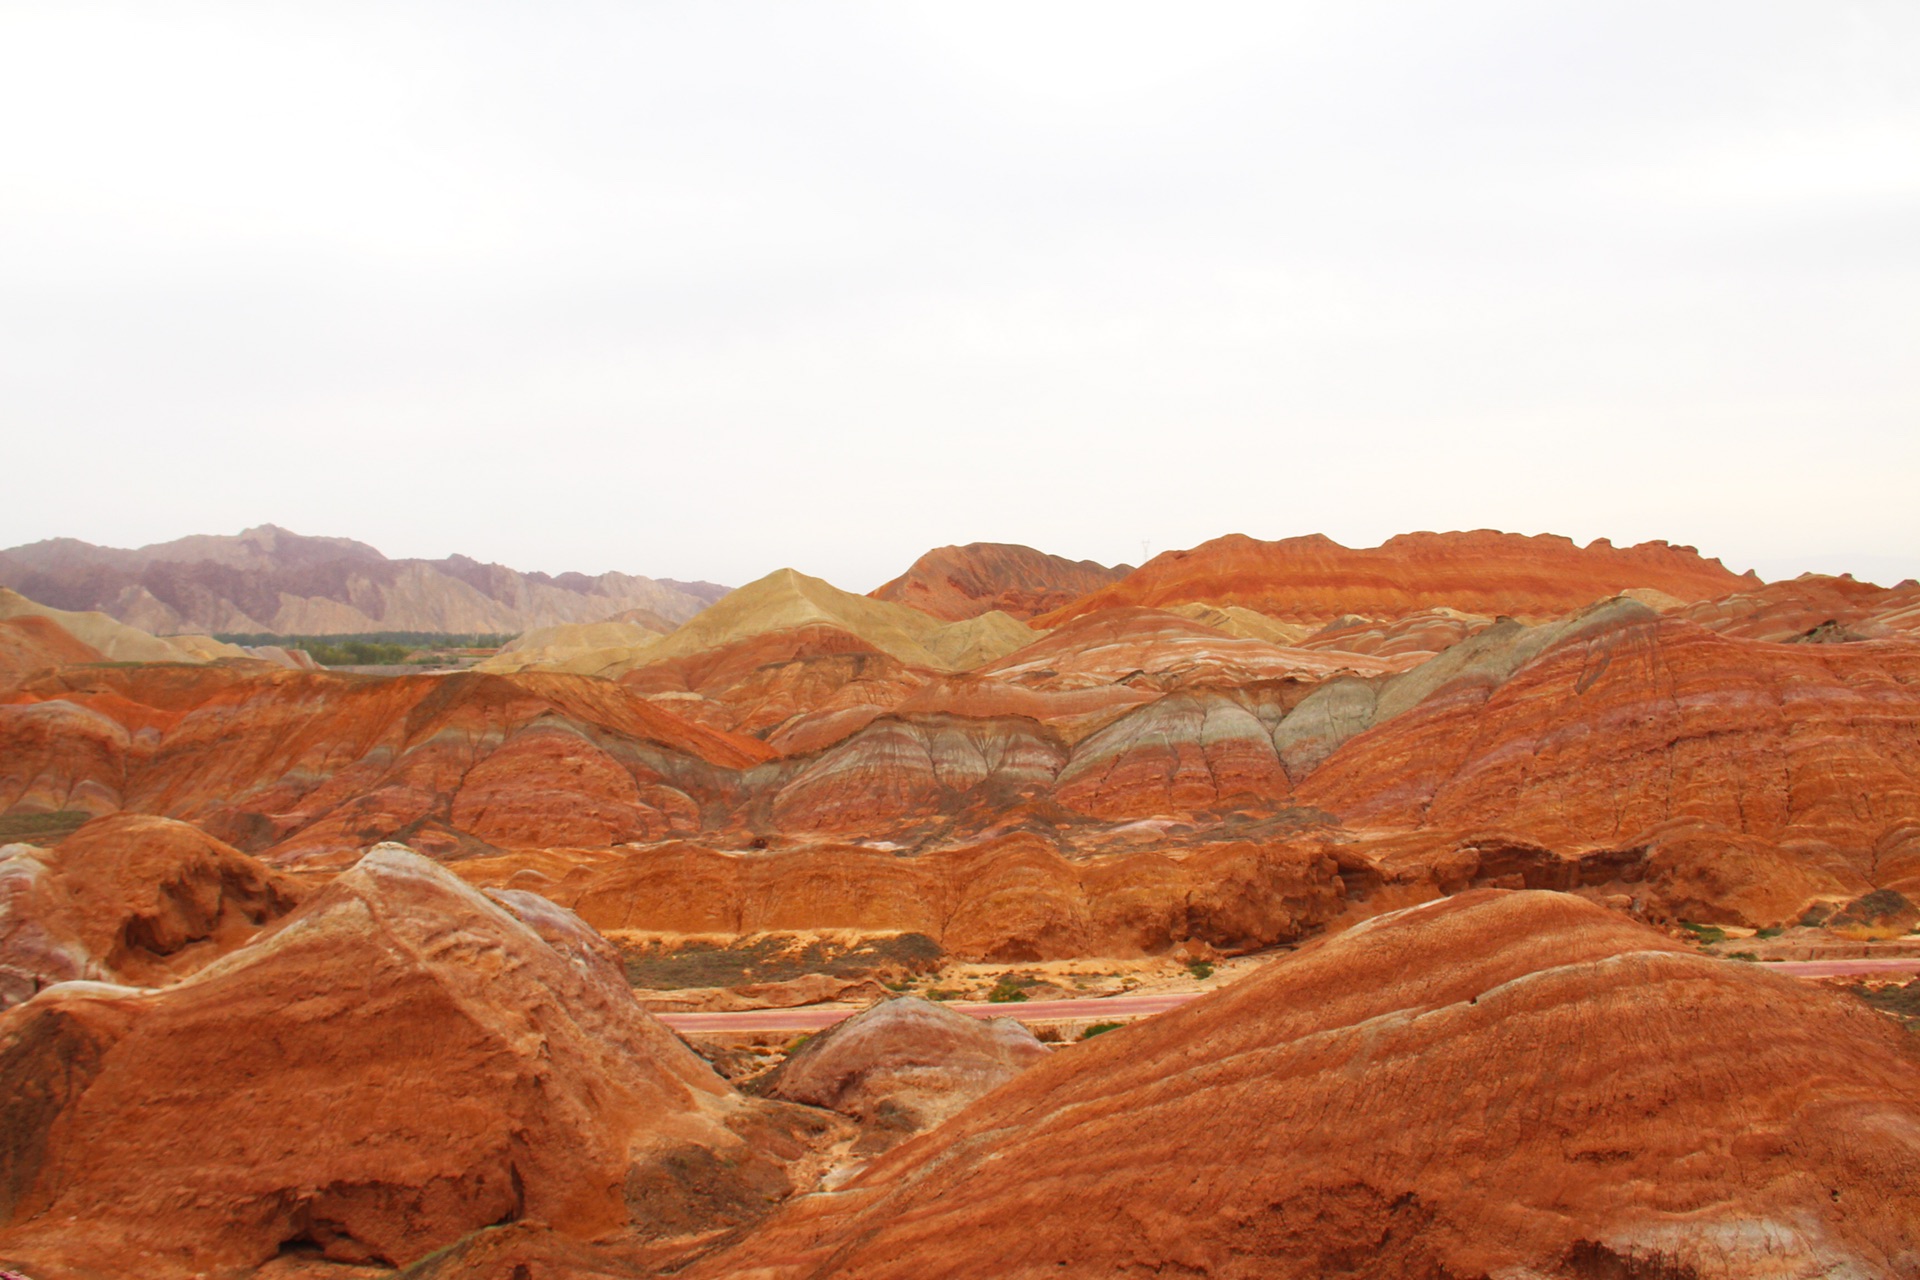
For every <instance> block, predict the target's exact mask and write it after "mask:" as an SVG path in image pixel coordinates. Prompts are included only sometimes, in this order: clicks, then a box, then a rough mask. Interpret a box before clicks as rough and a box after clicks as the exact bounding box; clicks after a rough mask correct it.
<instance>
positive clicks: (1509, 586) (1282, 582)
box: [1034, 529, 1759, 627]
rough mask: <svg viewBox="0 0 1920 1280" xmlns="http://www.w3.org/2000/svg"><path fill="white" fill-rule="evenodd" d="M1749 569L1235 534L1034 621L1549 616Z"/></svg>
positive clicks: (1551, 548) (1544, 545) (1546, 538)
mask: <svg viewBox="0 0 1920 1280" xmlns="http://www.w3.org/2000/svg"><path fill="white" fill-rule="evenodd" d="M1758 585H1759V579H1757V578H1755V577H1753V576H1752V575H1751V574H1749V575H1747V576H1746V577H1744V578H1743V577H1741V576H1739V575H1737V574H1734V573H1731V572H1729V571H1728V570H1727V569H1726V568H1725V567H1723V566H1722V565H1721V564H1720V562H1719V561H1718V560H1706V559H1702V558H1701V557H1700V555H1699V554H1698V553H1697V552H1695V551H1694V549H1693V548H1692V547H1673V546H1668V545H1667V544H1666V543H1664V542H1643V543H1641V544H1640V545H1638V546H1634V547H1624V548H1622V547H1615V546H1614V545H1613V544H1611V543H1609V542H1608V541H1606V540H1605V539H1604V538H1603V539H1600V540H1599V541H1596V542H1594V543H1591V544H1590V545H1588V546H1586V547H1580V546H1576V545H1575V544H1574V543H1573V542H1571V541H1570V540H1568V539H1566V538H1560V537H1554V536H1551V535H1546V534H1543V535H1540V536H1538V537H1523V536H1521V535H1520V534H1513V533H1496V532H1494V531H1492V530H1487V529H1482V530H1476V531H1474V532H1472V533H1406V534H1401V535H1400V536H1398V537H1395V538H1389V539H1388V540H1387V541H1385V542H1383V543H1381V544H1380V545H1379V546H1377V547H1367V548H1352V547H1343V546H1341V545H1340V544H1339V543H1337V542H1335V541H1333V540H1332V539H1331V538H1327V537H1324V536H1321V535H1319V534H1312V535H1309V536H1307V537H1304V538H1287V539H1284V540H1282V541H1279V542H1260V541H1257V540H1256V539H1253V538H1249V537H1245V536H1243V535H1241V534H1232V535H1229V536H1228V537H1224V538H1216V539H1214V540H1213V541H1212V542H1205V543H1202V544H1201V545H1199V546H1197V547H1195V548H1193V550H1191V551H1169V552H1166V553H1164V554H1162V555H1158V556H1155V557H1154V558H1153V559H1152V560H1150V561H1148V562H1147V563H1146V564H1144V565H1142V566H1141V567H1140V568H1138V569H1136V570H1134V572H1133V573H1131V574H1129V575H1128V576H1127V577H1126V578H1124V579H1122V580H1121V581H1120V582H1117V583H1114V584H1113V585H1111V586H1108V587H1103V588H1101V589H1100V590H1098V591H1095V592H1093V593H1092V594H1090V595H1088V596H1085V597H1083V598H1082V599H1080V600H1076V601H1074V602H1073V603H1072V604H1070V605H1067V606H1066V607H1064V608H1061V609H1056V610H1054V611H1053V612H1052V613H1047V614H1042V615H1041V616H1040V617H1038V618H1036V619H1035V620H1034V625H1036V626H1046V627H1055V626H1059V625H1060V624H1061V623H1063V622H1066V621H1068V620H1069V619H1072V618H1077V617H1081V616H1083V615H1085V614H1089V613H1095V612H1098V611H1099V610H1101V609H1110V608H1113V607H1114V606H1116V605H1147V606H1150V607H1164V606H1166V605H1172V604H1185V603H1192V602H1198V603H1205V604H1213V605H1240V606H1243V607H1245V608H1249V609H1254V610H1258V611H1259V612H1261V613H1265V614H1269V615H1271V616H1273V617H1275V618H1283V619H1297V620H1301V621H1314V622H1328V621H1331V620H1333V619H1336V618H1339V617H1341V616H1342V615H1345V614H1356V615H1361V616H1367V617H1399V616H1401V615H1404V614H1409V613H1413V612H1416V611H1418V610H1422V609H1432V608H1436V607H1441V606H1444V607H1446V608H1450V609H1460V610H1465V611H1467V612H1470V613H1481V614H1503V613H1504V614H1515V615H1526V616H1534V617H1550V616H1553V615H1557V614H1562V613H1566V612H1568V611H1569V610H1573V609H1578V608H1580V607H1581V606H1583V605H1586V604H1590V603H1592V602H1593V601H1595V600H1600V599H1604V598H1606V597H1608V596H1614V595H1618V594H1620V593H1621V592H1622V591H1625V590H1628V589H1629V588H1633V587H1650V588H1653V589H1654V590H1657V591H1661V592H1664V593H1665V594H1667V595H1670V596H1675V597H1678V598H1679V599H1681V600H1711V599H1716V598H1718V597H1720V596H1724V595H1726V594H1728V593H1729V592H1732V591H1734V590H1737V589H1739V588H1740V587H1742V586H1758Z"/></svg>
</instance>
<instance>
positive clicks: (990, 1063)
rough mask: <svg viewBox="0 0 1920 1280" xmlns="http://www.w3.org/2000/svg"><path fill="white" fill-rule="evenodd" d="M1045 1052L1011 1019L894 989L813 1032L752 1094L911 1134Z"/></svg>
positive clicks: (1014, 1072)
mask: <svg viewBox="0 0 1920 1280" xmlns="http://www.w3.org/2000/svg"><path fill="white" fill-rule="evenodd" d="M1046 1056H1047V1047H1046V1046H1045V1045H1043V1044H1041V1043H1040V1042H1039V1041H1038V1040H1036V1039H1034V1036H1033V1033H1032V1032H1031V1031H1028V1030H1027V1029H1026V1028H1025V1027H1023V1026H1021V1025H1020V1024H1019V1023H1018V1022H1015V1021H1014V1020H1013V1019H1012V1018H994V1019H992V1020H990V1021H983V1020H982V1019H979V1018H971V1017H968V1016H967V1015H966V1014H964V1013H957V1012H955V1011H954V1010H952V1009H949V1008H947V1007H946V1006H944V1005H939V1004H934V1003H932V1002H931V1001H927V1000H920V999H917V998H915V997H913V996H903V997H901V998H899V999H896V1000H882V1001H880V1002H879V1003H878V1004H875V1005H873V1006H871V1007H870V1008H868V1009H866V1010H865V1011H864V1012H861V1013H858V1014H855V1015H854V1016H853V1017H851V1018H848V1019H847V1020H846V1021H844V1022H839V1023H836V1024H834V1025H833V1026H832V1027H830V1028H828V1029H827V1030H826V1031H824V1032H822V1033H821V1034H819V1035H817V1036H815V1037H813V1038H812V1039H811V1040H809V1041H807V1043H806V1045H805V1046H803V1047H802V1048H801V1049H800V1051H799V1052H798V1053H795V1054H794V1055H793V1056H792V1057H790V1058H788V1059H787V1060H786V1061H785V1062H783V1063H781V1064H780V1065H779V1066H778V1067H777V1068H775V1069H774V1071H773V1072H772V1073H771V1074H770V1075H768V1076H767V1077H766V1079H765V1080H763V1081H762V1082H761V1083H760V1086H759V1092H760V1093H761V1094H763V1095H764V1096H766V1097H769V1098H783V1099H785V1100H786V1101H788V1102H803V1103H806V1104H807V1105H809V1106H815V1107H826V1108H827V1109H828V1110H831V1111H838V1112H840V1113H841V1114H843V1115H848V1116H852V1117H854V1118H855V1119H857V1120H861V1121H864V1122H866V1123H867V1124H869V1125H873V1126H875V1127H877V1128H881V1129H885V1130H891V1131H894V1132H910V1131H913V1130H917V1129H927V1128H931V1127H932V1126H934V1125H936V1124H939V1123H940V1122H941V1121H943V1120H946V1119H947V1118H948V1117H950V1116H952V1115H953V1114H955V1113H956V1112H958V1111H959V1110H960V1109H961V1108H963V1107H965V1106H966V1105H967V1104H969V1103H971V1102H973V1101H974V1100H976V1099H978V1098H980V1097H983V1096H984V1095H986V1094H988V1093H991V1092H992V1091H993V1090H995V1089H997V1088H999V1087H1000V1086H1001V1085H1003V1084H1005V1083H1006V1082H1007V1081H1009V1080H1011V1079H1013V1078H1014V1077H1015V1076H1017V1075H1019V1074H1020V1073H1021V1072H1022V1071H1024V1070H1025V1069H1026V1068H1028V1067H1030V1066H1032V1065H1033V1064H1034V1063H1036V1062H1038V1061H1040V1060H1041V1059H1042V1058H1045V1057H1046Z"/></svg>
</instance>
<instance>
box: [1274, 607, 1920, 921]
mask: <svg viewBox="0 0 1920 1280" xmlns="http://www.w3.org/2000/svg"><path fill="white" fill-rule="evenodd" d="M1637 608H1638V607H1637V606H1633V607H1627V606H1622V607H1618V608H1614V609H1610V610H1602V611H1599V612H1597V613H1594V614H1590V615H1588V616H1587V617H1586V618H1584V619H1583V620H1581V621H1580V622H1578V623H1575V624H1567V626H1565V627H1563V628H1556V629H1555V630H1556V631H1558V633H1559V634H1558V635H1557V637H1556V638H1555V639H1554V642H1553V643H1551V644H1549V645H1547V646H1546V647H1544V648H1543V649H1541V650H1540V651H1539V652H1538V654H1537V656H1535V657H1534V658H1533V659H1532V660H1531V661H1528V662H1526V663H1524V665H1518V666H1517V667H1514V668H1512V669H1511V673H1510V674H1508V675H1506V676H1505V677H1504V679H1503V678H1501V675H1500V667H1501V666H1504V665H1505V662H1504V661H1503V662H1501V663H1499V664H1497V665H1495V666H1493V667H1487V666H1484V665H1483V666H1481V667H1480V669H1479V670H1478V671H1477V672H1476V671H1473V670H1471V669H1470V668H1471V667H1472V666H1473V664H1471V663H1468V664H1465V665H1464V666H1463V668H1462V673H1461V675H1460V677H1459V678H1457V679H1454V680H1453V681H1451V682H1450V683H1447V684H1444V685H1442V686H1440V687H1439V688H1438V689H1436V690H1435V691H1434V692H1432V693H1431V694H1429V695H1428V696H1427V697H1426V698H1425V699H1424V700H1423V701H1420V702H1419V703H1418V704H1417V705H1415V706H1414V707H1412V708H1411V709H1409V710H1407V711H1406V712H1405V713H1404V714H1401V715H1399V716H1398V717H1396V718H1394V719H1393V720H1391V721H1390V722H1388V723H1383V724H1380V725H1379V726H1378V727H1376V728H1374V729H1372V730H1371V731H1369V732H1366V733H1362V734H1360V735H1359V736H1357V737H1355V738H1353V739H1352V740H1351V741H1350V742H1348V743H1346V745H1345V746H1344V747H1342V748H1341V749H1340V750H1338V751H1337V752H1335V753H1334V754H1332V755H1331V756H1330V757H1329V758H1328V759H1327V760H1326V762H1325V763H1324V764H1323V765H1321V766H1320V767H1319V768H1318V769H1317V770H1315V771H1314V772H1313V773H1312V775H1311V776H1310V777H1308V778H1307V779H1306V780H1305V781H1304V782H1303V783H1301V784H1300V786H1299V788H1298V791H1297V796H1298V798H1299V799H1300V800H1301V801H1303V802H1305V803H1309V804H1313V805H1317V806H1319V807H1321V808H1324V809H1327V810H1329V811H1331V812H1334V813H1337V814H1339V815H1340V816H1341V817H1342V818H1343V819H1345V820H1346V821H1347V822H1348V823H1349V824H1352V825H1361V826H1364V825H1390V826H1396V827H1409V826H1418V827H1425V828H1431V829H1436V830H1442V831H1466V830H1472V831H1500V832H1504V833H1512V834H1517V835H1521V836H1524V837H1526V838H1528V839H1531V840H1535V841H1538V842H1542V843H1546V844H1550V845H1556V846H1560V847H1581V846H1586V847H1593V846H1597V845H1610V846H1615V847H1618V846H1621V845H1633V844H1647V843H1656V844H1664V845H1666V846H1669V853H1670V854H1671V856H1673V857H1676V858H1681V857H1683V855H1684V854H1685V851H1686V850H1688V849H1691V850H1692V851H1693V852H1692V855H1691V856H1689V857H1687V858H1686V860H1689V861H1691V860H1696V859H1704V860H1706V862H1707V865H1706V866H1703V867H1701V868H1700V871H1699V874H1712V875H1716V876H1718V877H1720V879H1721V884H1720V886H1719V888H1718V889H1714V890H1712V891H1710V892H1707V893H1705V894H1704V895H1702V896H1705V897H1708V898H1709V899H1719V900H1720V907H1719V910H1720V911H1723V912H1731V913H1732V915H1730V916H1728V917H1727V918H1729V919H1735V920H1737V921H1739V922H1745V923H1754V924H1773V923H1778V922H1779V921H1781V920H1782V919H1785V918H1788V917H1789V916H1790V915H1792V914H1797V912H1798V910H1799V909H1801V907H1803V906H1804V905H1805V903H1806V901H1807V900H1808V899H1809V898H1811V897H1814V896H1839V897H1841V898H1852V897H1854V896H1857V895H1858V894H1860V893H1863V892H1865V891H1866V889H1867V888H1868V887H1870V883H1871V877H1872V876H1873V875H1875V874H1876V873H1877V867H1878V863H1879V861H1880V858H1881V855H1882V854H1883V853H1884V852H1887V851H1888V844H1889V842H1890V841H1892V842H1897V841H1899V840H1902V839H1904V838H1905V837H1906V834H1907V833H1909V832H1910V830H1911V829H1912V827H1913V826H1914V823H1915V817H1916V814H1920V751H1916V747H1915V744H1916V742H1920V646H1916V645H1913V644H1911V643H1904V642H1903V643H1894V642H1879V643H1873V644H1858V645H1771V644H1760V643H1755V642H1751V641H1738V640H1731V639H1727V638H1725V637H1722V636H1718V635H1715V634H1714V633H1712V632H1709V631H1707V630H1705V629H1703V628H1701V627H1698V626H1695V625H1692V624H1690V623H1686V622H1682V621H1679V620H1676V619H1658V618H1655V617H1652V616H1651V615H1649V614H1647V613H1646V612H1645V611H1644V610H1640V611H1639V612H1637V613H1636V612H1635V611H1634V610H1635V609H1637ZM1499 630H1500V629H1498V628H1496V629H1494V630H1490V631H1488V632H1486V633H1483V635H1482V636H1480V637H1476V639H1475V641H1473V642H1470V645H1469V646H1462V649H1466V648H1469V647H1471V646H1474V645H1482V644H1483V642H1485V646H1484V647H1483V653H1487V652H1491V649H1492V645H1493V643H1494V642H1495V640H1496V639H1497V635H1498V632H1499ZM1536 630H1538V629H1536ZM1525 634H1526V633H1522V637H1523V638H1524V635H1525ZM1508 660H1509V661H1510V658H1509V659H1508ZM1415 674H1418V673H1417V672H1416V673H1415ZM1402 678H1403V679H1406V678H1408V677H1402ZM1388 687H1389V688H1391V686H1388ZM1306 710H1308V704H1307V703H1303V704H1302V706H1301V709H1300V711H1301V712H1304V711H1306ZM1299 714H1300V712H1296V716H1297V715H1299ZM1285 727H1286V725H1285V723H1283V725H1282V730H1283V731H1284V730H1285ZM1689 841H1691V843H1689ZM1721 850H1725V851H1726V856H1727V857H1729V858H1731V859H1733V860H1732V861H1725V862H1723V861H1720V858H1721V854H1720V851H1721ZM1735 851H1739V852H1738V853H1737V854H1736V852H1735ZM1742 864H1744V865H1742ZM1736 866H1738V867H1740V868H1741V869H1740V870H1738V871H1736V870H1735V868H1736ZM1742 877H1745V878H1748V879H1750V880H1752V881H1754V883H1751V884H1748V885H1745V886H1740V885H1738V884H1737V881H1738V880H1740V879H1741V878H1742ZM1768 885H1771V888H1768V887H1766V886H1768ZM1704 887H1705V886H1704V885H1703V888H1704Z"/></svg>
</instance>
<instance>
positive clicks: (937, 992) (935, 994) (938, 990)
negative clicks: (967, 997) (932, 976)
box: [927, 987, 965, 1000]
mask: <svg viewBox="0 0 1920 1280" xmlns="http://www.w3.org/2000/svg"><path fill="white" fill-rule="evenodd" d="M964 994H965V992H961V991H955V990H953V989H952V988H950V987H935V988H934V989H933V990H931V991H929V992H927V999H929V1000H958V999H959V998H960V997H961V996H962V995H964Z"/></svg>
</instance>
